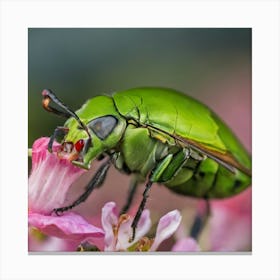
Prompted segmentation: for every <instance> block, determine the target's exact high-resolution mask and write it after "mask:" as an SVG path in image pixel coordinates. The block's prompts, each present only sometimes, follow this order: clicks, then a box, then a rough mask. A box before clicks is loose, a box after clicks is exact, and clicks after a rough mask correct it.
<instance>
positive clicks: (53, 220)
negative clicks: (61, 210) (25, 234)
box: [28, 213, 104, 240]
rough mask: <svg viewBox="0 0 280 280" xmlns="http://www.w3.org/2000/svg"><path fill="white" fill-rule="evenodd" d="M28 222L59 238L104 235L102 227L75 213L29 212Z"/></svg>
mask: <svg viewBox="0 0 280 280" xmlns="http://www.w3.org/2000/svg"><path fill="white" fill-rule="evenodd" d="M28 223H29V225H30V226H33V227H36V228H38V229H39V230H40V231H42V232H43V233H44V234H46V235H51V236H55V237H59V238H66V239H74V240H83V239H86V238H87V237H95V238H100V237H103V236H104V231H103V230H102V229H100V228H97V227H95V226H93V225H92V224H89V223H88V222H87V221H86V220H84V219H83V218H82V217H81V216H79V215H77V214H75V213H65V214H64V215H63V216H45V215H42V214H39V213H29V215H28Z"/></svg>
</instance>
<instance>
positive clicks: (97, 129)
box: [88, 116, 117, 140]
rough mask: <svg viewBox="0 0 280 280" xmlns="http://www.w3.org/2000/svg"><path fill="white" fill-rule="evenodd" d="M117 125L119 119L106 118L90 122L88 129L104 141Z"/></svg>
mask: <svg viewBox="0 0 280 280" xmlns="http://www.w3.org/2000/svg"><path fill="white" fill-rule="evenodd" d="M116 125H117V119H116V118H115V117H113V116H105V117H100V118H96V119H94V120H92V121H91V122H89V124H88V127H89V128H90V129H91V130H92V131H93V132H94V134H95V135H96V136H97V137H98V138H99V139H101V140H104V139H105V138H106V137H108V136H109V135H110V133H111V132H112V131H113V129H114V128H115V127H116Z"/></svg>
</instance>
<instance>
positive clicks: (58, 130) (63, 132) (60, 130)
mask: <svg viewBox="0 0 280 280" xmlns="http://www.w3.org/2000/svg"><path fill="white" fill-rule="evenodd" d="M68 131H69V128H67V127H63V126H58V127H57V128H56V129H55V130H54V133H53V135H52V136H51V137H50V141H49V143H48V150H49V152H50V153H52V146H53V142H54V140H56V139H57V137H58V136H59V135H63V136H65V135H66V134H67V133H68Z"/></svg>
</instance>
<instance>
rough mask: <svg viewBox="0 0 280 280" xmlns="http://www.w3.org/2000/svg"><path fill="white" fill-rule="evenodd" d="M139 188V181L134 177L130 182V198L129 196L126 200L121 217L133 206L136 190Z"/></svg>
mask: <svg viewBox="0 0 280 280" xmlns="http://www.w3.org/2000/svg"><path fill="white" fill-rule="evenodd" d="M137 186H138V180H137V179H136V176H133V177H132V180H131V182H130V186H129V192H128V196H127V199H126V203H125V205H124V206H123V208H122V210H121V212H120V215H122V214H124V213H126V212H127V211H128V209H129V208H130V206H131V204H132V200H133V197H134V195H135V192H136V189H137Z"/></svg>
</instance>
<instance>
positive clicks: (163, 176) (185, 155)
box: [130, 149, 190, 241]
mask: <svg viewBox="0 0 280 280" xmlns="http://www.w3.org/2000/svg"><path fill="white" fill-rule="evenodd" d="M189 157H190V151H189V149H183V150H182V151H180V152H178V153H177V154H175V155H173V154H168V155H167V156H166V157H164V158H163V159H162V160H161V161H160V162H159V163H158V164H157V165H156V167H155V168H154V169H153V171H152V172H151V174H150V176H149V180H148V183H147V184H146V187H145V190H144V192H143V198H142V201H141V204H140V206H139V208H138V210H137V213H136V215H135V217H134V220H133V222H132V224H131V227H132V237H131V240H130V241H133V240H134V238H135V232H136V228H137V224H138V222H139V220H140V217H141V214H142V212H143V210H144V207H145V204H146V201H147V198H148V193H149V191H150V189H151V187H152V184H153V183H155V182H164V181H168V180H170V179H171V178H172V177H173V176H174V175H175V174H176V173H177V172H178V170H179V169H180V168H181V167H182V165H183V164H184V163H185V162H186V161H187V160H188V159H189Z"/></svg>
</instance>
